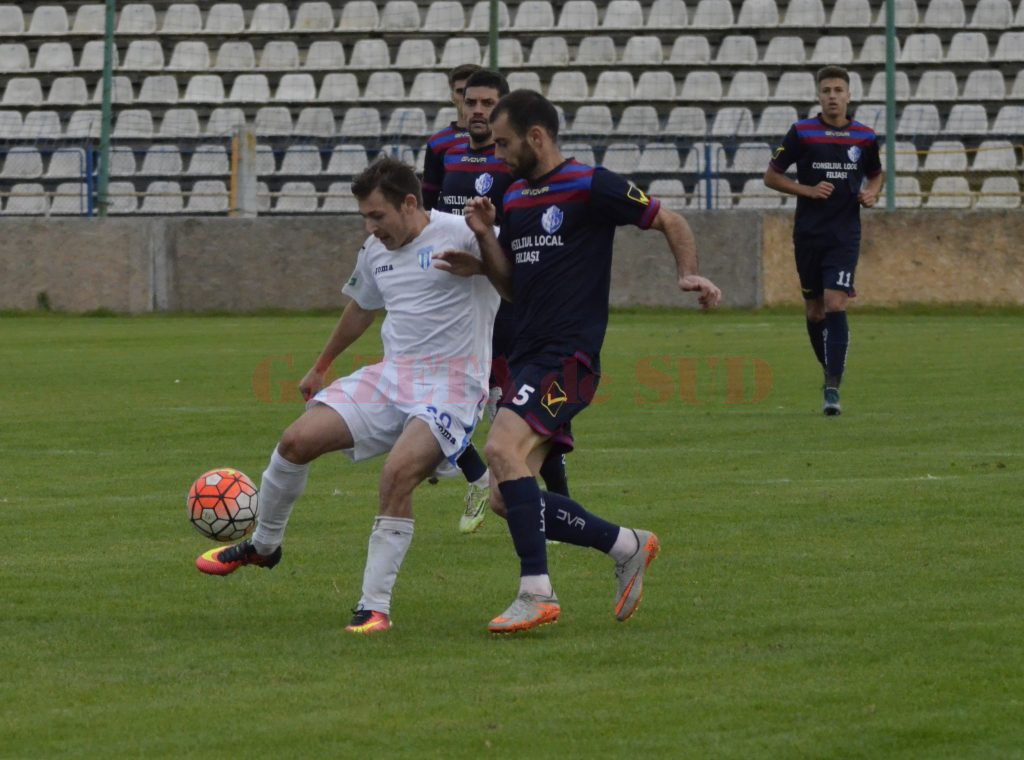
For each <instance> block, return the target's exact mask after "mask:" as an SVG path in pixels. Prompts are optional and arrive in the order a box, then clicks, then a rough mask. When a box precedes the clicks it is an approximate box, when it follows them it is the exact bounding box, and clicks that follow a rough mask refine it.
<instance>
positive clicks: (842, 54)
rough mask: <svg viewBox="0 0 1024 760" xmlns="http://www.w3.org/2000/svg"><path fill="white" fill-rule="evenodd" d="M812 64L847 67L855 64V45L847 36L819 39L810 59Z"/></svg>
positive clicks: (831, 36)
mask: <svg viewBox="0 0 1024 760" xmlns="http://www.w3.org/2000/svg"><path fill="white" fill-rule="evenodd" d="M808 60H809V62H810V63H814V64H820V65H822V66H824V65H827V64H840V65H845V64H849V63H852V62H853V43H852V42H850V38H849V37H847V36H846V35H845V34H839V35H826V36H824V37H819V38H818V39H817V41H816V42H815V43H814V50H813V51H812V52H811V57H810V58H809V59H808Z"/></svg>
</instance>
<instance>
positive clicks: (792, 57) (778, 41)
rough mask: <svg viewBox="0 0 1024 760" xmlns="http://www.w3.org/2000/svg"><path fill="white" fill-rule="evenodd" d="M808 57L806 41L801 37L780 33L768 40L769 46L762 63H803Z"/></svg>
mask: <svg viewBox="0 0 1024 760" xmlns="http://www.w3.org/2000/svg"><path fill="white" fill-rule="evenodd" d="M806 59H807V55H806V52H805V51H804V41H803V40H802V39H800V38H799V37H791V36H788V35H784V34H780V35H776V36H774V37H772V38H771V39H770V40H768V47H766V48H765V50H764V57H763V58H762V59H761V62H762V63H777V64H784V65H787V66H788V65H792V64H797V63H803V62H804V61H805V60H806Z"/></svg>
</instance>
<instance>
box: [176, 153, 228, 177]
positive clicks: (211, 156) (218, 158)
mask: <svg viewBox="0 0 1024 760" xmlns="http://www.w3.org/2000/svg"><path fill="white" fill-rule="evenodd" d="M230 172H231V159H230V158H229V157H228V150H227V148H226V147H225V146H223V145H197V146H196V148H195V150H193V151H192V156H191V158H190V159H189V162H188V170H187V171H186V172H185V174H186V175H187V176H190V177H209V176H221V175H225V174H230Z"/></svg>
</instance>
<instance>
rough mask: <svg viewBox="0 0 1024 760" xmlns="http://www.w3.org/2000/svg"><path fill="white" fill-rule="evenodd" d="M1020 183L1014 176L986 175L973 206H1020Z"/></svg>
mask: <svg viewBox="0 0 1024 760" xmlns="http://www.w3.org/2000/svg"><path fill="white" fill-rule="evenodd" d="M1020 205H1021V193H1020V184H1019V183H1018V182H1017V178H1016V177H986V178H985V179H984V180H983V181H982V183H981V194H980V195H979V196H978V201H977V203H975V204H974V207H975V208H1020Z"/></svg>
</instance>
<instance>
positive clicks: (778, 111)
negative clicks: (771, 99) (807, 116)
mask: <svg viewBox="0 0 1024 760" xmlns="http://www.w3.org/2000/svg"><path fill="white" fill-rule="evenodd" d="M798 119H799V117H798V116H797V112H796V109H795V108H794V107H793V106H766V107H765V109H764V110H763V111H761V118H760V119H759V120H758V123H757V129H755V130H754V134H755V135H757V136H758V137H777V138H780V139H781V138H782V136H783V135H785V134H786V132H788V131H789V128H790V127H791V126H792V125H793V124H794V123H795V122H796V121H797V120H798Z"/></svg>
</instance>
